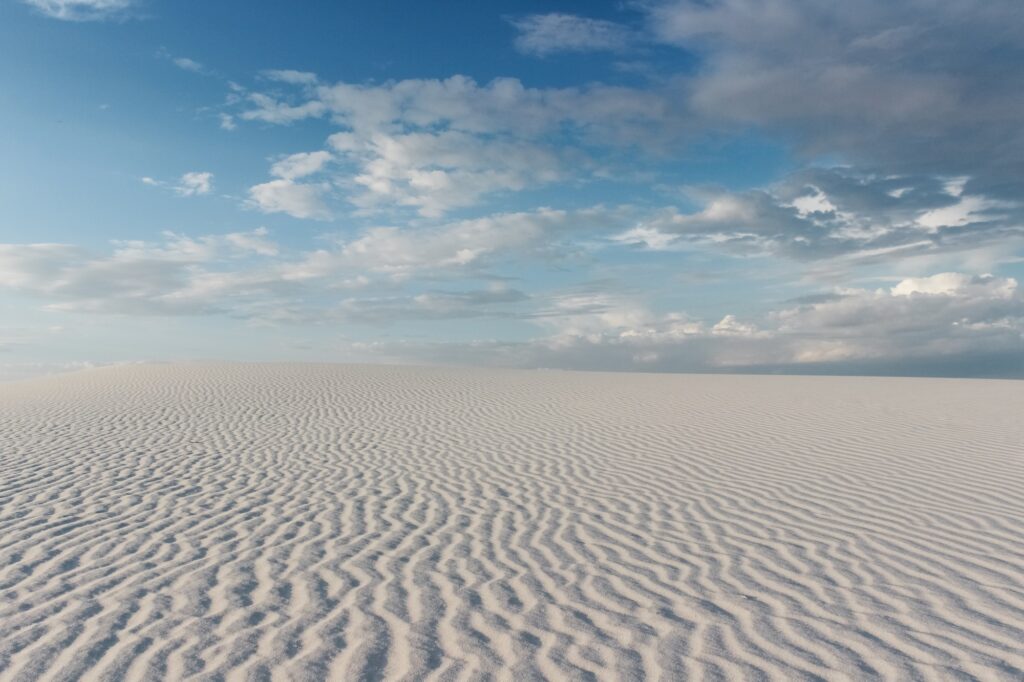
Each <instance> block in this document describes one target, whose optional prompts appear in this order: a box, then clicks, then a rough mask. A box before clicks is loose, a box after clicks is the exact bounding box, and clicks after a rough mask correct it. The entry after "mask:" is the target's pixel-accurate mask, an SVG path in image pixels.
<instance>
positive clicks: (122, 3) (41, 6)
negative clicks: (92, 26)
mask: <svg viewBox="0 0 1024 682" xmlns="http://www.w3.org/2000/svg"><path fill="white" fill-rule="evenodd" d="M22 2H24V3H25V4H27V5H31V6H32V7H35V8H36V9H37V10H39V11H40V12H42V13H43V14H45V15H46V16H48V17H52V18H54V19H63V20H65V21H99V20H103V19H111V18H115V17H117V16H121V15H123V14H124V13H125V12H126V11H127V10H129V9H131V8H132V7H134V6H135V4H136V2H135V0H22Z"/></svg>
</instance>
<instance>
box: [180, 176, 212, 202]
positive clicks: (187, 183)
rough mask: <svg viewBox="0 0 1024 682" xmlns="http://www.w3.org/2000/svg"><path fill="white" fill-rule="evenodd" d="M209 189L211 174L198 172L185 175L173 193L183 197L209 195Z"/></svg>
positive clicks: (210, 186)
mask: <svg viewBox="0 0 1024 682" xmlns="http://www.w3.org/2000/svg"><path fill="white" fill-rule="evenodd" d="M211 189H213V173H209V172H200V171H192V172H189V173H185V174H184V175H182V176H181V178H180V179H179V180H178V184H177V185H176V186H175V187H174V191H175V192H177V193H178V194H180V195H181V196H183V197H191V196H196V195H197V194H209V193H210V190H211Z"/></svg>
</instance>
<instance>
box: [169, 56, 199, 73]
mask: <svg viewBox="0 0 1024 682" xmlns="http://www.w3.org/2000/svg"><path fill="white" fill-rule="evenodd" d="M171 61H172V62H173V63H174V65H175V66H177V67H178V68H179V69H181V70H183V71H191V72H192V73H205V72H206V67H204V66H203V65H202V64H200V63H199V62H197V61H195V60H194V59H189V58H188V57H175V58H173V59H172V60H171Z"/></svg>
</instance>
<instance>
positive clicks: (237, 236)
mask: <svg viewBox="0 0 1024 682" xmlns="http://www.w3.org/2000/svg"><path fill="white" fill-rule="evenodd" d="M276 253H277V247H276V245H275V244H273V243H272V242H270V241H269V240H268V239H267V232H266V230H265V229H263V228H261V229H258V230H255V231H253V232H249V233H230V234H227V235H208V236H204V237H199V238H192V237H188V236H186V235H181V234H176V233H173V232H168V233H165V235H164V240H163V241H162V242H159V243H150V242H144V241H114V242H112V250H111V252H110V253H108V254H93V253H90V252H88V251H86V250H85V249H81V248H77V247H74V246H70V245H66V244H0V273H3V274H2V275H0V286H3V287H5V288H8V289H11V290H14V291H17V292H21V293H24V294H28V295H31V296H35V297H38V298H42V299H44V300H47V301H49V303H48V307H49V308H50V309H52V310H63V311H71V312H102V313H125V314H144V315H155V314H203V313H210V312H218V311H223V310H224V307H223V305H224V304H225V303H226V301H224V300H217V299H216V298H210V297H204V296H201V295H196V294H197V293H200V292H198V290H196V288H195V284H196V283H197V282H201V281H202V280H203V278H204V277H206V276H210V275H211V271H210V270H209V269H208V268H210V267H212V266H215V265H218V264H220V266H221V267H226V266H225V265H224V264H225V263H227V262H230V261H231V260H234V259H243V258H250V257H253V256H268V255H273V254H276ZM212 274H218V273H216V272H213V273H212ZM222 293H223V292H222ZM236 293H237V291H236Z"/></svg>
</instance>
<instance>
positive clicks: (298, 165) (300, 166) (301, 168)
mask: <svg viewBox="0 0 1024 682" xmlns="http://www.w3.org/2000/svg"><path fill="white" fill-rule="evenodd" d="M331 158H332V157H331V154H330V152H324V151H320V152H300V153H298V154H292V155H291V156H287V157H285V158H283V159H281V160H280V161H277V162H275V163H274V165H273V166H271V167H270V174H271V175H274V176H276V177H279V178H283V179H284V180H298V179H299V178H304V177H306V176H307V175H312V174H314V173H317V172H319V171H320V170H321V169H322V168H323V167H324V166H325V165H326V164H327V162H329V161H330V160H331Z"/></svg>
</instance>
